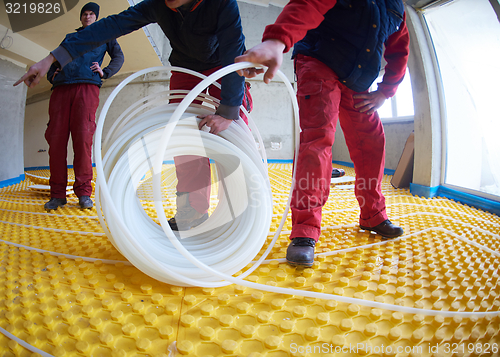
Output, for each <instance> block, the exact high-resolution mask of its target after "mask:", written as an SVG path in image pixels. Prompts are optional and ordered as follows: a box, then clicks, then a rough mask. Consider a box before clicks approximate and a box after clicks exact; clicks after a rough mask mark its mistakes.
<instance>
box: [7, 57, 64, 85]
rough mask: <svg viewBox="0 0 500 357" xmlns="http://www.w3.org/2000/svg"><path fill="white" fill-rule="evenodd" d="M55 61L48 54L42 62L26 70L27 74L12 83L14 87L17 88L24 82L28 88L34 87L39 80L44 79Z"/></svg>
mask: <svg viewBox="0 0 500 357" xmlns="http://www.w3.org/2000/svg"><path fill="white" fill-rule="evenodd" d="M55 61H56V58H55V57H54V56H53V55H52V53H50V54H49V55H48V56H47V57H45V58H44V59H43V60H41V61H40V62H37V63H35V64H34V65H33V66H31V67H30V68H29V69H28V72H26V73H25V74H24V76H22V77H21V78H20V79H19V80H18V81H17V82H16V83H14V86H17V85H18V84H20V83H22V82H24V83H25V84H26V85H27V86H28V87H30V88H32V87H34V86H36V85H37V84H38V83H39V82H40V79H41V78H43V77H45V75H46V74H47V72H48V71H49V69H50V66H51V65H52V63H54V62H55Z"/></svg>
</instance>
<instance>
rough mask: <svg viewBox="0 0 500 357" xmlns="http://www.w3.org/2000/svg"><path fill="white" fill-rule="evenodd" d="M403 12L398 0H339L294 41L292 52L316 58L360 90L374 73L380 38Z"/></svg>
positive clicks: (377, 67)
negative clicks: (317, 21)
mask: <svg viewBox="0 0 500 357" xmlns="http://www.w3.org/2000/svg"><path fill="white" fill-rule="evenodd" d="M403 14H404V6H403V3H402V1H401V0H375V1H372V0H339V1H337V3H336V4H335V6H334V7H333V8H331V9H330V10H329V11H328V12H327V13H326V14H325V15H324V20H323V21H322V22H321V24H320V25H319V26H318V27H317V28H315V29H313V30H309V31H308V32H307V34H306V36H305V37H304V38H303V39H302V40H301V41H299V42H297V43H296V44H295V46H294V51H293V55H294V56H295V55H296V54H299V53H300V54H303V55H306V56H311V57H314V58H316V59H318V60H320V61H321V62H323V63H325V64H326V65H327V66H328V67H330V68H331V69H332V70H333V71H334V72H335V73H336V74H337V75H338V76H339V80H341V81H342V82H343V83H344V84H345V85H346V86H347V87H348V88H350V89H352V90H354V91H356V92H363V91H365V90H367V89H368V88H369V87H370V85H371V84H372V83H373V81H374V80H375V79H376V78H377V77H378V75H379V72H380V66H381V59H382V54H383V51H384V42H386V41H387V39H388V38H389V36H390V35H392V34H393V33H395V32H396V31H398V29H399V26H400V25H401V24H402V21H403Z"/></svg>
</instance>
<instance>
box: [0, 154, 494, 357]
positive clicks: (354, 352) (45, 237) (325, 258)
mask: <svg viewBox="0 0 500 357" xmlns="http://www.w3.org/2000/svg"><path fill="white" fill-rule="evenodd" d="M338 167H340V168H344V169H345V170H346V175H350V176H354V170H353V169H352V168H349V167H342V166H338ZM291 169H292V166H291V165H290V164H270V165H269V176H270V180H271V184H272V187H273V202H274V216H273V221H272V225H271V232H270V235H269V237H268V240H267V241H268V242H269V241H270V240H271V238H272V236H273V234H272V233H273V232H275V231H276V229H277V227H278V224H279V222H280V219H281V213H282V212H283V210H284V208H285V206H286V202H287V199H288V191H289V187H290V183H291ZM31 174H33V175H36V176H41V177H47V176H48V171H43V170H42V171H36V172H31ZM390 178H391V177H390V176H385V177H384V181H383V193H384V195H385V197H386V203H387V210H388V214H389V217H390V219H391V220H392V222H393V223H395V224H398V225H400V226H402V227H403V228H404V230H405V235H404V236H403V237H401V238H400V239H396V240H383V239H382V238H381V237H380V236H378V235H375V234H373V233H370V232H366V231H363V230H361V229H360V228H359V225H358V216H359V206H358V203H357V201H356V199H355V196H354V192H353V189H352V188H351V187H349V186H344V187H342V186H341V185H337V186H335V187H332V190H331V193H330V198H329V200H328V202H327V204H326V206H325V207H324V210H323V228H322V234H321V237H320V240H319V243H318V244H317V245H316V253H317V254H319V255H318V256H317V257H316V261H315V263H314V266H313V267H312V268H311V269H298V268H293V267H290V266H288V265H287V264H286V263H284V262H282V260H283V258H284V257H285V252H286V248H287V245H288V234H289V232H290V229H291V222H290V218H289V220H288V222H287V224H286V225H285V226H284V228H283V231H282V235H281V236H280V238H279V240H278V242H277V243H276V245H275V246H274V247H273V249H272V252H271V254H270V255H269V257H268V259H271V260H273V261H271V262H269V263H267V264H264V265H262V266H261V267H259V268H258V269H257V270H256V272H255V273H253V274H252V275H250V276H249V277H248V278H247V279H248V280H250V281H253V282H258V283H261V284H268V285H273V286H279V287H287V288H293V289H297V290H307V291H317V292H324V293H328V294H334V295H338V296H343V297H351V298H358V299H363V300H366V301H374V302H383V303H387V304H392V305H398V306H407V307H413V308H419V309H432V310H442V311H462V312H485V311H486V312H497V311H500V298H499V295H500V282H499V262H500V259H499V256H500V254H499V253H500V236H499V235H500V218H499V217H498V216H496V215H494V214H491V213H488V212H485V211H482V210H479V209H476V208H472V207H469V206H467V205H463V204H460V203H457V202H454V201H452V200H449V199H446V198H440V197H436V198H433V199H425V198H421V197H415V196H412V195H411V194H410V193H409V191H408V190H404V189H394V188H392V186H391V185H390ZM147 179H148V178H147V177H146V178H145V180H146V181H147ZM39 181H40V182H32V181H30V180H29V179H28V178H27V180H25V181H23V182H21V183H19V184H17V185H12V186H9V187H5V188H2V189H0V239H1V241H0V328H1V330H0V332H1V333H0V356H1V357H10V356H23V357H24V356H49V355H52V356H103V357H104V356H112V357H122V356H123V357H126V356H141V357H142V356H155V357H160V356H180V355H189V356H214V357H215V356H252V357H257V356H269V357H281V356H283V357H285V356H343V357H347V356H397V357H402V356H412V357H416V356H436V357H437V356H499V355H500V354H499V348H500V346H499V345H500V316H499V315H498V314H492V315H488V316H486V317H478V316H475V315H473V316H470V317H456V316H455V317H444V316H442V315H437V316H428V315H424V314H421V313H402V312H394V311H391V310H389V309H380V308H373V307H367V306H364V305H363V304H350V303H344V302H339V301H336V300H322V299H315V298H307V297H306V298H304V297H300V296H298V295H280V294H273V293H265V292H262V291H259V290H253V289H249V288H245V287H243V286H237V285H230V286H227V287H222V288H215V289H214V288H210V289H209V288H196V287H187V288H186V287H178V286H171V285H168V284H165V283H160V282H158V281H156V280H154V279H152V278H150V277H148V276H147V275H145V274H144V273H142V272H141V271H140V270H138V269H136V268H135V267H133V266H131V265H129V264H127V262H126V259H125V258H124V257H123V256H122V255H121V254H120V253H119V252H118V251H117V250H116V249H115V248H114V247H113V245H112V244H111V243H110V242H109V241H108V239H107V238H106V236H105V235H104V233H103V229H102V228H101V226H100V224H99V221H98V218H97V213H96V210H95V208H94V209H92V210H86V211H82V210H80V209H79V207H78V200H77V198H76V197H75V196H74V195H71V196H68V204H67V205H66V206H64V207H62V208H59V209H58V210H56V211H52V212H50V213H47V212H46V211H45V210H44V209H43V204H44V202H46V201H47V200H48V196H47V195H43V194H42V193H40V192H34V191H30V190H29V189H28V186H29V185H30V184H33V183H41V182H42V181H43V179H39ZM146 181H145V182H146ZM144 186H146V184H144ZM165 190H166V192H167V195H170V197H171V202H175V199H174V198H173V197H174V195H173V192H172V190H173V188H172V187H167V188H166V189H165ZM138 194H139V195H141V194H142V195H143V196H144V197H141V199H142V200H143V205H144V207H145V208H146V209H147V210H148V209H149V208H148V205H150V202H148V198H147V197H146V196H147V193H145V192H142V191H141V190H139V191H138ZM93 198H94V197H93ZM166 208H168V207H166ZM212 209H213V207H212ZM173 212H174V211H173V208H170V210H169V209H167V213H168V214H173ZM372 243H381V244H379V245H374V246H369V247H362V246H366V245H369V244H372ZM351 248H352V249H351ZM328 252H333V253H332V254H330V255H328V254H327V253H328ZM87 258H91V259H90V260H88V259H87ZM86 259H87V260H86ZM115 261H120V262H118V263H116V262H115ZM37 350H39V352H34V351H37ZM42 352H43V353H42ZM44 353H45V354H44Z"/></svg>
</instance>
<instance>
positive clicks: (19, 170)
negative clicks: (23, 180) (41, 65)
mask: <svg viewBox="0 0 500 357" xmlns="http://www.w3.org/2000/svg"><path fill="white" fill-rule="evenodd" d="M25 70H26V68H25V66H24V65H22V64H18V63H15V61H10V60H7V59H4V58H2V57H0V109H1V110H0V126H1V128H2V130H0V152H1V154H0V182H1V181H6V180H11V179H17V178H19V177H20V176H21V175H23V174H24V163H23V157H24V154H23V128H24V107H25V102H26V89H27V87H26V86H25V85H24V84H22V85H19V86H17V87H13V84H14V83H15V82H16V81H17V80H18V79H19V78H21V77H22V75H23V74H24V72H25Z"/></svg>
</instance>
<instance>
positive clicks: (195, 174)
mask: <svg viewBox="0 0 500 357" xmlns="http://www.w3.org/2000/svg"><path fill="white" fill-rule="evenodd" d="M220 68H221V67H216V68H212V69H209V70H206V71H203V72H201V73H202V74H204V75H205V76H209V75H211V74H212V73H214V72H216V71H217V70H219V69H220ZM201 81H202V79H201V78H198V77H195V76H192V75H190V74H186V73H180V72H172V76H171V78H170V90H176V89H184V90H191V89H193V88H194V87H195V86H196V85H197V84H198V83H200V82H201ZM218 82H219V83H220V80H219V81H218ZM208 94H210V95H211V96H213V97H215V98H217V99H220V98H221V90H220V89H219V88H217V87H216V86H213V85H211V86H210V87H209V88H208ZM249 98H250V93H249V92H247V91H246V89H245V95H244V96H243V105H244V106H245V108H247V107H248V106H247V105H246V103H247V100H248V99H249ZM181 101H182V100H181V99H173V100H171V103H180V102H181ZM194 103H198V104H200V102H198V101H194ZM240 117H241V118H242V119H243V120H244V121H245V123H246V124H248V119H247V117H246V116H245V115H244V114H243V112H241V111H240ZM174 162H175V170H176V175H177V192H189V204H190V205H191V207H193V208H194V209H195V210H196V211H198V212H199V213H201V214H204V213H205V212H207V211H208V208H209V206H210V188H211V183H212V181H211V176H210V161H209V159H208V158H206V157H199V156H193V155H183V156H177V157H174Z"/></svg>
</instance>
